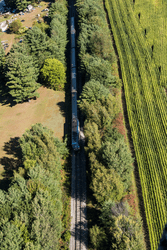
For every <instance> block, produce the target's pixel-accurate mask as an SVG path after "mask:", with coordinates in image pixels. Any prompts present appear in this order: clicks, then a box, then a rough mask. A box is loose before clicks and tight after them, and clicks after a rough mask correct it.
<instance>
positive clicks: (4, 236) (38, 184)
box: [0, 124, 67, 250]
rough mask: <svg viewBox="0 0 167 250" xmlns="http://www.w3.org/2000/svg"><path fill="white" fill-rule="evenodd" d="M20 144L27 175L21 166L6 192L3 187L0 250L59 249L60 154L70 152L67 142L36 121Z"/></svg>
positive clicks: (0, 216) (60, 229) (1, 195)
mask: <svg viewBox="0 0 167 250" xmlns="http://www.w3.org/2000/svg"><path fill="white" fill-rule="evenodd" d="M20 145H21V148H22V155H23V161H24V165H25V166H26V168H25V169H24V170H25V171H24V174H22V176H21V175H20V173H21V172H23V171H22V169H21V168H20V171H19V173H17V172H15V173H14V177H13V178H12V182H11V184H10V187H9V188H8V190H7V192H4V191H2V190H0V227H1V234H0V249H4V250H5V249H9V250H13V249H17V250H21V249H26V250H29V249H31V250H40V249H46V250H49V249H59V248H60V244H59V239H60V237H61V232H62V222H61V218H62V190H61V178H60V169H61V156H63V155H65V154H67V150H65V148H64V147H65V144H63V142H61V141H59V139H56V138H55V137H54V136H53V132H52V131H50V130H49V129H48V128H47V127H43V126H42V124H36V125H33V126H32V128H31V129H29V130H27V131H26V132H25V133H24V135H23V136H22V137H21V138H20ZM58 147H59V148H58ZM44 155H46V157H45V156H44ZM51 156H52V157H51ZM50 159H52V160H51V161H50ZM28 160H29V165H28V164H27V165H26V162H27V161H28ZM33 161H34V162H33ZM31 163H32V164H31ZM39 164H40V165H39ZM49 164H50V165H49Z"/></svg>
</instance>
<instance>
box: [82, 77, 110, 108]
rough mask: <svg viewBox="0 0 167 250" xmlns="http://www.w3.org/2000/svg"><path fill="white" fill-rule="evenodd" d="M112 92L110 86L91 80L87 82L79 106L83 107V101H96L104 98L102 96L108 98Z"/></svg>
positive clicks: (90, 102)
mask: <svg viewBox="0 0 167 250" xmlns="http://www.w3.org/2000/svg"><path fill="white" fill-rule="evenodd" d="M109 94H110V91H109V90H108V88H106V87H105V86H103V85H102V84H100V82H99V81H97V80H94V79H92V80H90V81H88V82H86V83H85V85H84V87H83V90H82V94H81V96H80V99H81V100H82V101H79V102H78V103H79V106H80V108H82V105H80V104H81V103H82V102H83V101H86V102H88V103H89V104H92V103H95V102H96V101H97V100H102V98H103V97H104V98H106V99H107V98H108V96H109Z"/></svg>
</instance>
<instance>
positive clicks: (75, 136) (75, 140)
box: [70, 17, 80, 151]
mask: <svg viewBox="0 0 167 250" xmlns="http://www.w3.org/2000/svg"><path fill="white" fill-rule="evenodd" d="M74 21H75V20H74V17H71V29H70V31H71V100H72V148H73V149H74V150H75V151H77V150H79V149H80V146H79V120H78V115H77V80H76V57H75V23H74Z"/></svg>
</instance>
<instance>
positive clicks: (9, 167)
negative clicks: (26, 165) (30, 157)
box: [0, 137, 22, 190]
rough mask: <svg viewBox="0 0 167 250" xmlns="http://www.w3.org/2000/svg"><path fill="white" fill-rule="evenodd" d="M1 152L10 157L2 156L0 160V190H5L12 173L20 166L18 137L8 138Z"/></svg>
mask: <svg viewBox="0 0 167 250" xmlns="http://www.w3.org/2000/svg"><path fill="white" fill-rule="evenodd" d="M3 150H4V151H5V152H6V154H7V155H10V157H7V156H4V157H2V158H0V164H1V166H3V169H4V171H3V173H2V177H3V179H2V180H0V188H1V189H4V190H6V189H7V188H8V187H9V184H10V182H11V177H12V176H13V172H14V171H17V170H18V168H19V167H21V166H22V160H21V158H22V152H21V147H20V144H19V137H14V138H10V141H9V142H5V144H4V146H3Z"/></svg>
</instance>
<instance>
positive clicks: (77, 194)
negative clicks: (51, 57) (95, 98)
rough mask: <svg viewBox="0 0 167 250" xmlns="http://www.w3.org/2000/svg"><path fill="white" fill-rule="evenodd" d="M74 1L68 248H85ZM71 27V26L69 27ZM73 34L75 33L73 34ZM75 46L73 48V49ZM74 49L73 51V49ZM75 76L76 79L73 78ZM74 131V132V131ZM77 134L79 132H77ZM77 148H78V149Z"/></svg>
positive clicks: (71, 4) (71, 7)
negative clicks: (77, 123)
mask: <svg viewBox="0 0 167 250" xmlns="http://www.w3.org/2000/svg"><path fill="white" fill-rule="evenodd" d="M74 4H75V3H74V1H73V0H71V1H69V20H70V24H71V25H72V26H70V33H71V34H72V36H71V37H72V38H71V39H72V40H71V56H72V58H71V75H72V84H71V86H72V87H71V90H72V117H75V119H78V120H79V122H80V130H81V133H80V135H81V136H80V138H79V139H78V140H79V145H78V140H77V137H75V136H74V135H76V133H78V125H77V129H76V128H75V126H74V125H72V136H74V137H73V138H72V161H71V163H72V178H71V239H70V250H86V249H87V232H88V230H87V220H86V164H85V162H86V161H85V152H84V137H83V133H82V132H83V117H82V114H80V112H79V111H78V110H77V96H78V95H80V93H81V89H82V83H81V76H80V75H79V74H77V66H76V63H75V61H76V58H75V56H76V57H77V55H76V54H77V50H76V45H75V44H76V42H75V41H74V36H75V40H76V30H75V14H76V13H75V7H74ZM71 27H72V28H71ZM74 34H75V35H74ZM74 48H75V49H74ZM74 50H75V51H74ZM75 78H76V80H75ZM75 94H76V97H75ZM73 124H74V123H73ZM74 132H75V133H74ZM78 135H79V133H78ZM78 148H80V149H79V150H78Z"/></svg>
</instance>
